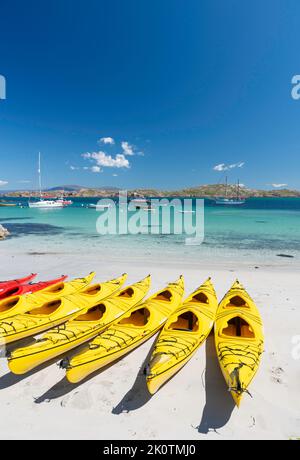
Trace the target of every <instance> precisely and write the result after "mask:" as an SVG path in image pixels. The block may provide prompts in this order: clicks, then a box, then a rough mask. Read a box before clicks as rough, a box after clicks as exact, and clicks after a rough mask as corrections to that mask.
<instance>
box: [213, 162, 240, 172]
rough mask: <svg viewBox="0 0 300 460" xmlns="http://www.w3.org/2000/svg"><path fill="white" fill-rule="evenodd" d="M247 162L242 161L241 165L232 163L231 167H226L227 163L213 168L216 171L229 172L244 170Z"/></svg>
mask: <svg viewBox="0 0 300 460" xmlns="http://www.w3.org/2000/svg"><path fill="white" fill-rule="evenodd" d="M244 164H245V162H244V161H240V162H239V163H232V164H231V165H226V164H225V163H220V164H218V165H216V166H214V167H213V170H214V171H229V170H230V169H234V168H242V167H243V166H244Z"/></svg>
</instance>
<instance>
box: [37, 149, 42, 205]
mask: <svg viewBox="0 0 300 460" xmlns="http://www.w3.org/2000/svg"><path fill="white" fill-rule="evenodd" d="M38 174H39V189H40V197H41V198H42V178H41V152H39V166H38Z"/></svg>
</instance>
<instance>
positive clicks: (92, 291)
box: [82, 283, 102, 296]
mask: <svg viewBox="0 0 300 460" xmlns="http://www.w3.org/2000/svg"><path fill="white" fill-rule="evenodd" d="M101 289H102V286H101V284H99V283H98V284H93V285H92V286H89V287H87V288H86V289H85V290H84V291H83V292H82V294H86V295H91V296H92V295H97V294H99V292H100V291H101Z"/></svg>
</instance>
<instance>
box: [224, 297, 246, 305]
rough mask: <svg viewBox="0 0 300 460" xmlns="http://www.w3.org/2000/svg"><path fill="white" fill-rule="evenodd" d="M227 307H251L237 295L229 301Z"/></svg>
mask: <svg viewBox="0 0 300 460" xmlns="http://www.w3.org/2000/svg"><path fill="white" fill-rule="evenodd" d="M226 307H229V308H232V307H247V308H249V305H248V304H247V302H246V300H245V299H244V298H243V297H241V296H239V295H235V296H233V297H231V298H230V299H229V302H228V303H227V305H226Z"/></svg>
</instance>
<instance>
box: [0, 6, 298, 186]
mask: <svg viewBox="0 0 300 460" xmlns="http://www.w3.org/2000/svg"><path fill="white" fill-rule="evenodd" d="M299 20H300V3H299V1H297V0H282V1H278V0H260V1H255V0H254V1H253V0H252V1H247V0H244V1H240V0H237V1H233V0H227V1H226V2H224V1H221V0H219V1H216V0H207V1H205V0H202V1H200V0H188V1H183V0H163V1H162V0H151V1H146V0H106V1H101V0H86V1H84V2H83V1H81V0H80V1H76V0H75V1H74V0H73V1H70V0H51V1H48V2H40V1H36V0H27V1H26V2H23V1H21V0H20V1H15V0H10V1H8V0H2V2H1V28H0V74H1V75H3V76H5V79H6V84H7V95H6V96H7V97H6V100H0V156H1V157H0V158H1V166H0V184H1V181H2V189H3V188H10V189H12V188H32V187H35V186H36V183H37V178H36V163H37V154H38V151H41V152H42V160H43V176H44V177H43V183H44V186H53V185H57V184H82V185H88V186H105V185H116V186H120V187H124V188H126V187H127V188H131V187H157V188H164V189H175V188H179V187H185V186H192V185H197V184H203V183H216V182H218V181H219V180H220V179H221V177H222V175H223V174H224V172H222V171H215V170H214V169H213V168H214V166H216V165H220V164H221V165H222V164H223V165H227V166H228V165H237V166H236V167H232V168H230V170H229V176H230V180H231V181H235V180H236V179H237V178H238V177H239V179H240V180H241V182H242V183H244V184H246V185H248V186H250V187H258V188H271V186H269V185H268V184H274V183H275V184H288V186H289V187H295V188H300V174H299V169H300V168H299V166H300V100H298V101H296V100H293V99H292V98H291V89H292V85H291V79H292V77H293V75H295V74H300V59H299ZM101 138H112V139H113V141H107V139H106V140H105V141H101V140H100V139H101ZM105 142H106V143H105ZM108 142H110V143H108ZM112 142H114V143H112ZM122 142H123V147H122ZM124 142H126V143H127V144H124ZM241 163H244V164H243V165H242V166H241ZM238 166H241V167H238ZM218 169H224V167H223V168H222V167H219V168H218ZM27 181H30V182H27ZM4 182H7V183H8V184H6V185H5V184H4ZM0 190H1V188H0Z"/></svg>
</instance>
